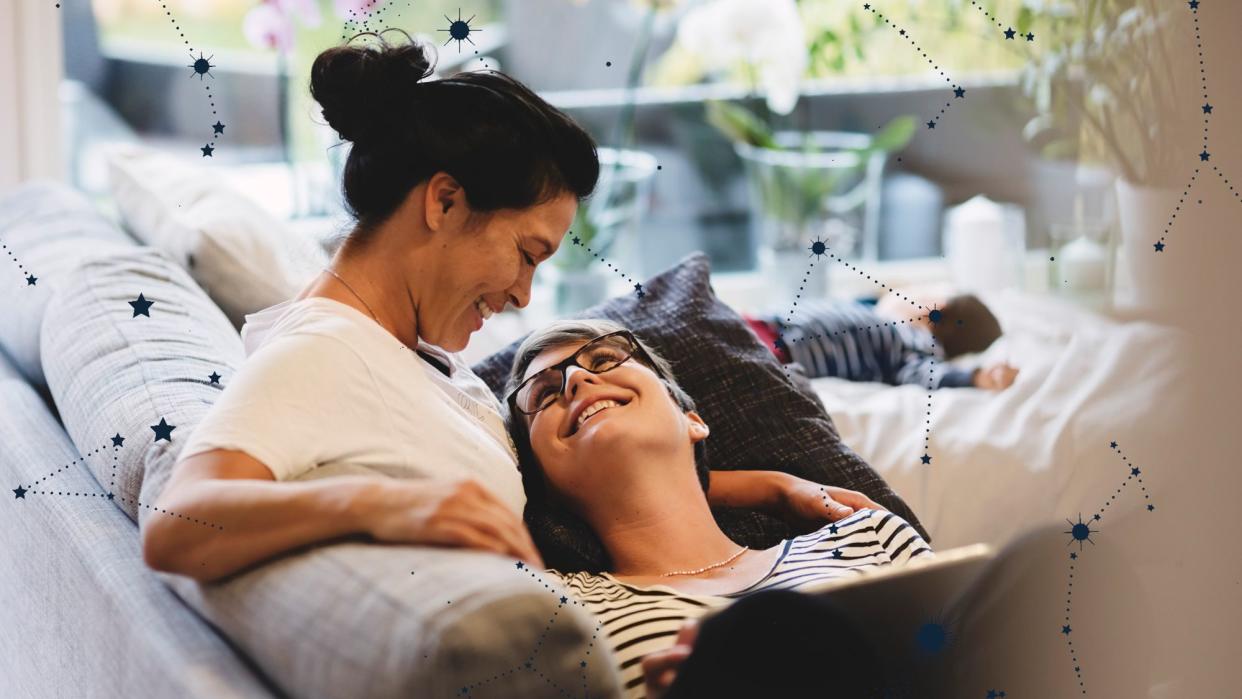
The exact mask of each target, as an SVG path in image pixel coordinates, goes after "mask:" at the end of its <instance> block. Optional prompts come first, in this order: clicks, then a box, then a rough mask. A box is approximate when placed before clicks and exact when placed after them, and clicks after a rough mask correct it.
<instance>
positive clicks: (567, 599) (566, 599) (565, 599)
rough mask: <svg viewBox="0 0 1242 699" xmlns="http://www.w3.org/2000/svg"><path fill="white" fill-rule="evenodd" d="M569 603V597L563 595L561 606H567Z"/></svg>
mask: <svg viewBox="0 0 1242 699" xmlns="http://www.w3.org/2000/svg"><path fill="white" fill-rule="evenodd" d="M568 601H569V598H568V597H566V596H565V595H561V604H565V603H566V602H568Z"/></svg>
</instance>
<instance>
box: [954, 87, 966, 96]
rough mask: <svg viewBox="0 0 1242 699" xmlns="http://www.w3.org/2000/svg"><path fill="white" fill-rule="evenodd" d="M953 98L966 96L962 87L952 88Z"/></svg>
mask: <svg viewBox="0 0 1242 699" xmlns="http://www.w3.org/2000/svg"><path fill="white" fill-rule="evenodd" d="M953 96H954V97H965V96H966V88H964V87H955V88H953Z"/></svg>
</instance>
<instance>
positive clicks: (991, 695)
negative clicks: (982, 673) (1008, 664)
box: [988, 689, 996, 699]
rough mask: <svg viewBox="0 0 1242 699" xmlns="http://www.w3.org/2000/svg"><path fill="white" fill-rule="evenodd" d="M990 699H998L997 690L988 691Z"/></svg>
mask: <svg viewBox="0 0 1242 699" xmlns="http://www.w3.org/2000/svg"><path fill="white" fill-rule="evenodd" d="M988 699H996V690H995V689H989V690H988Z"/></svg>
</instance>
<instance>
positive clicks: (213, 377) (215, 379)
mask: <svg viewBox="0 0 1242 699" xmlns="http://www.w3.org/2000/svg"><path fill="white" fill-rule="evenodd" d="M207 378H208V379H211V382H212V383H213V384H215V385H217V386H219V385H220V375H219V374H217V373H216V372H214V371H213V372H211V373H210V374H208V375H207Z"/></svg>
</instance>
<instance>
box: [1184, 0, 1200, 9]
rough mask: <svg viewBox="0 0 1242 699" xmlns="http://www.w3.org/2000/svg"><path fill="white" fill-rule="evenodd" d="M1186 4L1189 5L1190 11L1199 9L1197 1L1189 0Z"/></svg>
mask: <svg viewBox="0 0 1242 699" xmlns="http://www.w3.org/2000/svg"><path fill="white" fill-rule="evenodd" d="M1187 4H1189V5H1190V9H1192V10H1197V9H1199V0H1190V2H1189V3H1187Z"/></svg>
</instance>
